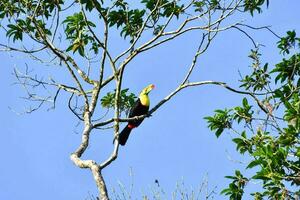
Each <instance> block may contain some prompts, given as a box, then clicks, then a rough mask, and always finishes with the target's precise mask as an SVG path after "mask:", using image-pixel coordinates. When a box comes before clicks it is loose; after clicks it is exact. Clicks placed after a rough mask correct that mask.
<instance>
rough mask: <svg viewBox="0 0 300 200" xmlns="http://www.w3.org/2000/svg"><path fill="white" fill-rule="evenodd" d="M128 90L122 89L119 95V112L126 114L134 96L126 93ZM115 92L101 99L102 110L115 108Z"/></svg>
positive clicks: (132, 103)
mask: <svg viewBox="0 0 300 200" xmlns="http://www.w3.org/2000/svg"><path fill="white" fill-rule="evenodd" d="M128 91H129V89H128V88H126V89H123V90H121V93H120V111H123V112H126V113H128V112H129V110H130V108H131V107H133V105H134V103H135V101H136V98H137V97H136V96H135V94H133V93H128ZM115 97H116V90H115V91H114V92H108V93H107V94H106V95H105V96H103V97H102V98H101V105H102V107H104V108H108V109H109V108H115Z"/></svg>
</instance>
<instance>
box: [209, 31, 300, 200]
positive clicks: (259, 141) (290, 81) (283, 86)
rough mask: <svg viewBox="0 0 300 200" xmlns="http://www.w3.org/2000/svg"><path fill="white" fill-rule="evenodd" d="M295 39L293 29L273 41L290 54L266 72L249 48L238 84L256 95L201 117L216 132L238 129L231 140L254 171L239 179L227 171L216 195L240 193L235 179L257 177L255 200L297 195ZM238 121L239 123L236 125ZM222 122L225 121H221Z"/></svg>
mask: <svg viewBox="0 0 300 200" xmlns="http://www.w3.org/2000/svg"><path fill="white" fill-rule="evenodd" d="M296 41H298V38H296V33H295V32H293V31H289V32H288V33H287V36H286V37H283V38H282V39H281V40H280V41H279V43H278V44H279V45H278V48H279V49H281V52H282V53H283V54H290V52H291V50H293V51H294V54H293V55H291V56H290V57H289V58H283V59H282V61H281V62H279V63H278V64H276V65H275V67H273V69H271V70H270V71H269V69H268V65H267V64H265V65H264V66H263V67H261V64H260V61H259V60H260V58H259V57H260V54H259V53H258V51H257V50H252V51H251V54H250V56H249V57H250V58H251V59H252V61H253V62H252V69H253V71H252V73H251V74H250V75H246V76H245V77H244V78H243V79H242V83H243V84H242V85H241V87H243V88H245V89H246V90H248V91H252V92H253V93H252V95H253V96H256V100H255V101H253V102H252V104H251V102H249V101H248V100H247V98H244V99H243V103H242V106H239V107H235V108H232V109H224V110H216V111H215V112H216V114H215V115H214V116H212V117H206V118H205V119H206V120H207V122H208V127H209V128H210V129H211V130H213V131H214V132H215V133H216V135H217V137H219V136H220V134H222V132H224V130H225V129H228V130H231V131H232V132H233V133H234V134H238V137H235V138H234V139H233V140H232V141H233V143H235V145H236V149H237V151H238V152H239V153H241V154H245V153H246V154H247V155H248V156H249V157H250V158H251V161H249V163H248V164H247V166H246V169H250V168H251V169H252V171H253V170H254V174H253V175H252V176H251V177H250V178H249V179H246V178H245V180H244V179H243V178H244V177H243V176H242V175H240V173H239V172H236V175H235V176H227V178H230V179H232V180H233V181H232V182H231V183H230V184H229V187H228V188H226V189H224V190H223V191H222V194H225V195H228V196H229V197H230V199H241V198H242V195H243V189H244V187H245V184H239V181H241V180H242V183H247V182H248V180H249V181H251V180H259V181H261V183H262V188H261V190H260V192H255V193H253V194H252V195H253V196H254V198H255V199H264V198H268V199H297V198H298V197H299V195H300V193H299V190H297V187H298V186H299V185H300V178H299V177H300V97H299V95H300V81H299V79H300V67H299V61H300V60H299V59H300V57H299V51H300V47H299V45H295V42H296ZM292 48H294V49H292ZM262 77H263V78H262ZM262 79H265V80H264V81H263V80H262ZM270 84H272V86H271V85H270ZM272 88H274V89H272ZM256 91H260V92H262V94H264V95H258V94H257V93H255V92H256ZM257 100H258V101H259V102H257ZM257 104H259V105H257ZM262 107H264V109H263V110H262ZM255 110H256V112H255ZM280 114H281V116H280ZM242 121H243V122H244V126H238V125H239V124H240V123H241V122H242ZM228 122H230V123H229V124H230V125H231V126H228V125H226V124H228ZM239 130H241V131H239ZM239 132H241V133H239ZM243 180H244V181H243ZM293 185H294V186H295V185H296V188H295V187H293Z"/></svg>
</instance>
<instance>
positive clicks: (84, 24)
mask: <svg viewBox="0 0 300 200" xmlns="http://www.w3.org/2000/svg"><path fill="white" fill-rule="evenodd" d="M63 23H64V24H66V29H65V33H66V36H67V39H69V40H70V41H71V45H70V46H69V47H68V48H67V51H71V50H72V51H73V53H75V52H76V51H78V53H79V54H80V55H81V56H84V55H85V53H84V52H85V46H86V45H87V44H88V43H91V44H92V47H91V49H92V50H93V51H94V53H95V54H97V53H98V48H99V45H98V44H97V43H96V41H95V39H94V37H92V36H91V35H90V34H89V33H88V26H90V27H96V25H95V24H94V23H93V22H91V21H86V20H85V19H84V15H83V13H82V12H79V13H74V15H72V16H68V17H67V19H65V20H64V21H63Z"/></svg>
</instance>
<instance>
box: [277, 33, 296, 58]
mask: <svg viewBox="0 0 300 200" xmlns="http://www.w3.org/2000/svg"><path fill="white" fill-rule="evenodd" d="M296 44H298V46H299V45H300V38H297V37H296V32H295V31H288V32H287V36H286V37H282V38H281V39H280V41H279V42H277V45H278V48H279V49H280V53H283V54H289V53H290V49H291V48H295V45H296Z"/></svg>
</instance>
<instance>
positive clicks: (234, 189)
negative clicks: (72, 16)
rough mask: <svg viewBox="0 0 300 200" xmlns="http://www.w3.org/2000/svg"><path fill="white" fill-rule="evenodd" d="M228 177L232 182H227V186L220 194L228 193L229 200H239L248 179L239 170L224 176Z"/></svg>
mask: <svg viewBox="0 0 300 200" xmlns="http://www.w3.org/2000/svg"><path fill="white" fill-rule="evenodd" d="M225 177H226V178H228V179H232V183H230V184H229V187H228V188H226V189H224V190H222V192H221V194H225V195H229V198H230V200H241V199H242V196H243V193H244V187H245V185H246V183H247V182H248V179H247V178H246V177H244V176H243V175H242V174H241V172H240V171H238V170H236V171H235V176H225Z"/></svg>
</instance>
